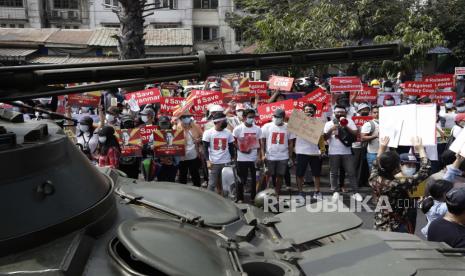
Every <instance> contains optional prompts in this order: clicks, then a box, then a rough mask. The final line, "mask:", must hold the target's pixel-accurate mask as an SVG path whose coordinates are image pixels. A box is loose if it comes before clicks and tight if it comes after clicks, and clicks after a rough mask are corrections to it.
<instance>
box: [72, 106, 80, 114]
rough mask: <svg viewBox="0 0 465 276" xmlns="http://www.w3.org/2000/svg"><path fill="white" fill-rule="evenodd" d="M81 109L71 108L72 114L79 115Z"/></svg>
mask: <svg viewBox="0 0 465 276" xmlns="http://www.w3.org/2000/svg"><path fill="white" fill-rule="evenodd" d="M78 111H79V107H71V112H72V113H78Z"/></svg>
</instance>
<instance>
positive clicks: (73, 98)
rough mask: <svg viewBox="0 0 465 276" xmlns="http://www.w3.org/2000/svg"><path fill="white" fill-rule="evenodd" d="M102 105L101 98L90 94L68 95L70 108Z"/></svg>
mask: <svg viewBox="0 0 465 276" xmlns="http://www.w3.org/2000/svg"><path fill="white" fill-rule="evenodd" d="M99 104H100V97H99V96H95V95H89V94H70V95H68V105H69V106H89V107H98V105H99Z"/></svg>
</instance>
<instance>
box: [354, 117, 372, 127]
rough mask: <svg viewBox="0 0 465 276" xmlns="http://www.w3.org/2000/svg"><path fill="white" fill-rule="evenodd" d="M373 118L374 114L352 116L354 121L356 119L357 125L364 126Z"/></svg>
mask: <svg viewBox="0 0 465 276" xmlns="http://www.w3.org/2000/svg"><path fill="white" fill-rule="evenodd" d="M371 120H373V116H352V121H354V123H355V125H356V126H357V127H362V126H363V125H364V124H365V123H366V122H369V121H371Z"/></svg>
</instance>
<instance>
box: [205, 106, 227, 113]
mask: <svg viewBox="0 0 465 276" xmlns="http://www.w3.org/2000/svg"><path fill="white" fill-rule="evenodd" d="M208 111H210V113H212V112H224V108H223V107H222V106H221V105H218V104H212V105H210V106H209V107H208Z"/></svg>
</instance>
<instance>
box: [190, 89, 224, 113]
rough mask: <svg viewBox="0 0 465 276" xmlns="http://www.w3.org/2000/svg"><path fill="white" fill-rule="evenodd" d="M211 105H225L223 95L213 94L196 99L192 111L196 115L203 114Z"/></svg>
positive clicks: (219, 93)
mask: <svg viewBox="0 0 465 276" xmlns="http://www.w3.org/2000/svg"><path fill="white" fill-rule="evenodd" d="M211 104H219V105H222V104H223V93H221V92H213V93H210V94H208V95H206V96H203V97H197V96H196V97H194V98H193V104H192V110H193V112H195V113H202V112H204V111H205V110H207V108H208V106H209V105H211Z"/></svg>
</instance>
